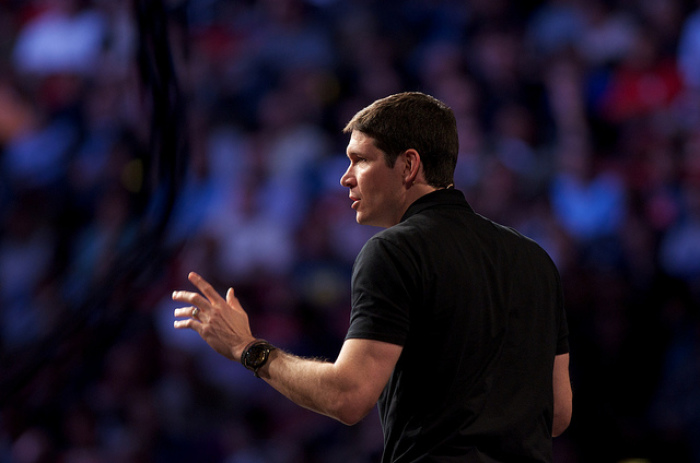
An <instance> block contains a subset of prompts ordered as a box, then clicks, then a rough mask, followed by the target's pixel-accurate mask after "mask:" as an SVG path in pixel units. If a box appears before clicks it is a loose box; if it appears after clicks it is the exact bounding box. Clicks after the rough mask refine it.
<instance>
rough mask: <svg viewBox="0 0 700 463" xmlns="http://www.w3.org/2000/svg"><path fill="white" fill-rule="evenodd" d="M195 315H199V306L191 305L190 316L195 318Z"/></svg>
mask: <svg viewBox="0 0 700 463" xmlns="http://www.w3.org/2000/svg"><path fill="white" fill-rule="evenodd" d="M197 315H199V307H193V308H192V315H191V316H192V318H197Z"/></svg>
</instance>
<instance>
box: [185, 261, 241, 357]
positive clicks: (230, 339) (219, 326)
mask: <svg viewBox="0 0 700 463" xmlns="http://www.w3.org/2000/svg"><path fill="white" fill-rule="evenodd" d="M187 278H188V280H190V282H191V283H192V284H193V285H195V286H196V287H197V289H199V291H200V292H201V294H200V293H197V292H193V291H174V292H173V295H172V299H173V300H174V301H177V302H182V303H185V304H189V305H190V306H189V307H181V308H178V309H175V317H177V318H180V319H181V320H176V321H175V323H174V326H175V328H176V329H183V328H189V329H192V330H194V331H196V332H197V333H199V335H200V336H201V337H202V339H204V340H205V341H206V342H207V344H209V345H210V346H211V347H212V349H214V350H215V351H216V352H218V353H220V354H221V355H223V356H225V357H228V358H230V359H232V360H237V361H239V360H240V358H241V353H242V352H243V349H244V348H245V346H246V345H247V344H248V343H250V342H251V341H253V340H254V339H255V337H254V336H253V335H252V333H251V330H250V322H249V321H248V314H247V313H246V312H245V310H243V307H241V304H240V302H239V301H238V299H237V298H236V296H235V295H234V292H233V288H229V289H228V291H227V292H226V299H224V298H223V297H221V295H220V294H219V293H217V292H216V290H215V289H214V288H213V287H212V286H211V285H210V284H209V283H208V282H207V281H206V280H205V279H204V278H202V277H201V276H200V275H198V274H196V273H194V272H190V274H189V275H188V276H187Z"/></svg>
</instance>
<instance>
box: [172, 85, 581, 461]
mask: <svg viewBox="0 0 700 463" xmlns="http://www.w3.org/2000/svg"><path fill="white" fill-rule="evenodd" d="M344 131H345V132H349V133H350V142H349V144H348V147H347V156H348V158H349V160H350V165H349V167H348V169H347V171H346V172H345V174H344V175H343V177H342V178H341V184H342V185H343V186H345V187H347V188H348V189H349V195H350V199H351V200H352V201H353V202H352V208H353V209H354V210H355V211H356V218H357V221H358V222H359V223H361V224H367V225H377V226H381V227H386V228H387V229H386V230H383V231H381V232H380V233H378V234H377V235H375V236H374V237H373V238H371V239H370V240H369V241H368V242H367V243H366V244H365V246H364V248H363V249H362V251H361V252H360V254H359V255H358V257H357V260H356V261H355V265H354V268H353V276H352V312H351V320H350V327H349V330H348V334H347V337H346V340H345V342H344V343H343V346H342V348H341V350H340V353H339V355H338V358H337V359H336V361H335V362H323V361H317V360H309V359H302V358H299V357H295V356H293V355H291V354H289V353H286V352H283V351H282V350H280V349H275V348H274V347H272V346H271V345H269V344H268V343H267V342H265V341H261V340H257V339H256V338H255V337H254V336H253V334H252V333H251V330H250V326H249V323H248V317H247V315H246V312H245V311H244V310H243V308H242V307H241V305H240V304H239V301H238V300H237V299H236V297H235V296H234V292H233V289H229V290H228V293H227V294H226V299H225V300H224V299H223V298H222V297H221V296H219V295H218V294H217V292H216V291H215V290H214V289H213V288H212V287H211V286H210V285H209V284H208V283H207V282H206V281H204V280H203V279H202V278H201V277H200V276H199V275H197V274H194V273H192V274H190V276H189V278H190V281H191V282H192V283H193V284H194V285H196V286H197V287H198V288H199V289H200V291H201V292H202V294H201V295H200V294H198V293H194V292H188V291H176V292H175V293H174V294H173V299H174V300H176V301H180V302H183V303H186V304H191V305H192V306H193V307H184V308H179V309H177V310H176V311H175V316H176V317H185V318H184V319H183V320H179V321H176V322H175V327H176V328H191V329H194V330H195V331H197V332H198V333H199V334H200V335H201V336H202V338H204V340H205V341H207V342H208V343H209V344H210V345H211V347H213V348H214V349H215V350H216V351H218V352H219V353H221V354H223V355H225V356H227V357H228V358H230V359H232V360H240V361H241V362H242V363H243V364H244V365H246V367H248V368H249V369H251V370H253V371H254V372H255V374H256V376H259V377H261V378H263V379H264V380H265V381H267V382H268V383H269V384H270V385H271V386H272V387H274V388H275V389H277V390H278V391H279V392H281V393H282V394H284V395H285V396H287V397H288V398H289V399H291V400H293V401H294V402H296V403H297V404H299V405H301V406H304V407H307V408H309V409H311V410H314V411H316V412H318V413H322V414H325V415H328V416H330V417H333V418H335V419H337V420H339V421H341V422H343V423H346V424H353V423H357V422H358V421H359V420H361V419H362V418H363V417H364V416H365V415H366V414H367V413H368V412H369V411H370V410H371V409H372V408H373V407H374V406H375V404H377V403H378V408H379V414H380V420H381V423H382V427H383V430H384V441H385V450H384V456H383V459H382V461H383V462H396V463H398V462H508V461H513V462H526V461H532V462H535V461H537V462H549V461H551V459H552V455H551V453H552V450H551V447H552V436H556V435H558V434H560V433H561V432H563V431H564V430H565V429H566V427H567V426H568V424H569V421H570V417H571V407H572V406H571V402H572V398H571V385H570V382H569V371H568V369H569V354H568V337H567V335H568V331H567V325H566V318H565V315H564V309H563V302H562V293H561V285H560V281H559V275H558V272H557V270H556V268H555V266H554V264H553V263H552V261H551V260H550V259H549V257H548V256H547V254H546V253H545V252H544V251H543V250H542V249H541V248H540V247H539V246H537V245H536V244H535V243H534V242H533V241H531V240H529V239H527V238H525V237H523V236H522V235H520V234H518V233H517V232H515V231H514V230H512V229H509V228H506V227H503V226H500V225H497V224H495V223H493V222H491V221H489V220H487V219H485V218H483V217H481V216H479V215H477V214H475V213H474V211H473V210H472V209H471V208H470V206H469V205H468V204H467V202H466V200H465V198H464V196H463V194H462V193H461V192H459V191H457V190H455V189H453V188H452V178H453V172H454V169H455V165H456V160H457V151H458V140H457V129H456V122H455V118H454V115H453V113H452V111H451V110H450V109H449V108H448V107H447V106H445V105H444V104H443V103H442V102H440V101H439V100H436V99H434V98H432V97H430V96H428V95H425V94H422V93H417V92H409V93H402V94H397V95H392V96H389V97H387V98H384V99H381V100H378V101H376V102H374V103H373V104H372V105H370V106H368V107H367V108H365V109H363V110H361V111H360V112H359V113H357V114H356V115H355V116H354V117H353V119H352V120H351V121H350V122H349V123H348V125H347V126H346V128H345V130H344Z"/></svg>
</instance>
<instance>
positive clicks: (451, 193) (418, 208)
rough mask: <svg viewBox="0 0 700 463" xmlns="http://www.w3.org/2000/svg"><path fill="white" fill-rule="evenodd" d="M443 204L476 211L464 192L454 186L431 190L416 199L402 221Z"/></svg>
mask: <svg viewBox="0 0 700 463" xmlns="http://www.w3.org/2000/svg"><path fill="white" fill-rule="evenodd" d="M443 205H450V206H460V207H466V208H467V210H468V211H469V212H472V213H473V212H474V210H473V209H472V208H471V206H470V205H469V203H468V202H467V200H466V199H465V197H464V193H462V192H461V191H460V190H456V189H454V188H446V189H442V190H435V191H431V192H430V193H428V194H425V195H423V196H421V197H420V198H418V199H416V200H415V201H414V202H413V204H411V205H410V206H408V209H406V212H405V213H404V215H403V217H401V222H403V221H404V220H406V219H408V218H409V217H411V216H412V215H415V214H418V213H420V212H422V211H424V210H426V209H429V208H431V207H435V206H443Z"/></svg>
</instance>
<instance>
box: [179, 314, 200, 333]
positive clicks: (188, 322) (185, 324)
mask: <svg viewBox="0 0 700 463" xmlns="http://www.w3.org/2000/svg"><path fill="white" fill-rule="evenodd" d="M173 326H174V327H175V329H178V330H182V329H186V328H189V329H191V330H193V331H196V332H197V333H199V334H200V335H201V332H200V330H201V329H202V324H201V323H199V322H198V321H197V320H195V319H194V318H187V319H185V320H175V321H174V322H173Z"/></svg>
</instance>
